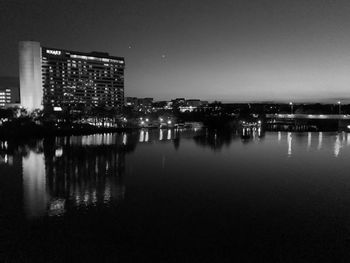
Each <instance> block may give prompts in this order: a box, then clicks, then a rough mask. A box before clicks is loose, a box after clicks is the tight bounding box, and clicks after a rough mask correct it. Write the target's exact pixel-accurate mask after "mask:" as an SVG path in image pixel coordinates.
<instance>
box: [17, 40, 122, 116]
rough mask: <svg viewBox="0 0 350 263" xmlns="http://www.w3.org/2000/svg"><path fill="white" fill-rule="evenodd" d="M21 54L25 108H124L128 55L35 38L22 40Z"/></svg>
mask: <svg viewBox="0 0 350 263" xmlns="http://www.w3.org/2000/svg"><path fill="white" fill-rule="evenodd" d="M19 53H20V56H19V58H20V61H19V62H20V87H21V104H22V106H23V107H25V108H28V109H29V110H33V109H36V108H44V109H46V110H53V111H62V110H78V111H83V110H86V109H89V108H94V107H103V108H107V109H116V110H120V109H121V108H122V107H123V105H124V70H125V60H124V58H122V57H115V56H110V55H109V54H108V53H102V52H90V53H83V52H76V51H68V50H62V49H56V48H47V47H42V46H41V45H40V43H38V42H31V41H24V42H20V45H19Z"/></svg>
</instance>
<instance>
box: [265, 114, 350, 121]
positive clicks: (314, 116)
mask: <svg viewBox="0 0 350 263" xmlns="http://www.w3.org/2000/svg"><path fill="white" fill-rule="evenodd" d="M266 118H267V119H283V120H298V119H299V120H350V115H349V114H278V113H276V114H266Z"/></svg>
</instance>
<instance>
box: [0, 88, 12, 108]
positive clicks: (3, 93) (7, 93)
mask: <svg viewBox="0 0 350 263" xmlns="http://www.w3.org/2000/svg"><path fill="white" fill-rule="evenodd" d="M10 103H11V90H10V89H0V107H5V106H6V105H8V104H10Z"/></svg>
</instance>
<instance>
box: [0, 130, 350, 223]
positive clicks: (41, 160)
mask: <svg viewBox="0 0 350 263" xmlns="http://www.w3.org/2000/svg"><path fill="white" fill-rule="evenodd" d="M349 136H350V135H349V134H346V133H324V132H318V133H317V132H308V133H304V134H301V133H292V132H287V133H285V132H277V136H276V133H274V132H271V133H265V132H264V131H262V130H261V129H260V128H252V129H249V128H244V129H242V130H241V131H232V132H225V133H222V132H220V131H208V130H198V129H197V130H196V131H193V130H172V129H161V130H146V129H142V130H140V131H138V132H133V133H122V134H96V135H87V136H71V137H57V138H54V139H44V140H38V141H36V142H35V144H34V145H30V146H28V145H21V146H18V145H16V144H15V143H13V142H12V143H9V142H0V146H1V154H0V157H1V158H0V161H1V162H0V165H7V166H22V167H23V169H22V171H23V172H22V177H23V196H24V198H23V200H24V210H25V213H26V215H27V216H28V217H30V218H32V217H40V216H44V215H51V216H58V215H63V214H64V213H66V212H67V211H69V210H71V209H88V208H89V207H90V206H98V205H104V206H106V205H107V206H108V205H114V204H118V203H120V202H122V201H123V199H124V198H125V192H126V189H127V186H126V185H125V184H124V176H125V173H126V158H127V155H130V156H133V155H135V154H137V153H134V151H135V150H136V149H137V146H139V147H142V145H143V144H147V143H150V142H153V143H157V142H167V143H169V144H170V143H171V144H173V145H174V149H175V150H176V151H177V150H178V149H181V145H182V144H183V146H184V147H185V148H186V147H192V148H191V149H193V150H195V151H196V152H198V150H199V149H200V148H199V147H205V148H210V149H211V150H212V151H213V152H218V151H222V150H223V149H233V150H234V148H232V147H236V148H237V147H239V145H245V147H248V148H251V149H253V148H255V149H259V147H260V148H262V149H264V151H266V153H267V154H270V155H274V156H275V157H276V160H281V159H283V158H285V157H288V158H292V157H295V156H305V157H306V158H308V156H310V157H311V154H315V151H316V152H321V151H322V152H323V155H322V158H327V159H331V158H339V157H340V156H342V154H345V155H346V156H349V157H350V154H349V148H348V147H347V146H349V143H350V137H349ZM9 144H10V145H9ZM162 145H163V144H154V146H152V147H154V148H155V149H156V150H157V151H163V150H161V149H162ZM277 145H278V148H276V147H277ZM164 147H165V146H164ZM257 147H258V148H257ZM9 148H11V149H12V150H10V151H9ZM283 148H284V154H281V153H282V152H281V153H280V152H276V149H283ZM253 151H254V150H253ZM331 152H332V154H330V153H331ZM252 153H253V152H252ZM308 153H309V155H308ZM324 153H326V155H324ZM171 154H175V153H171ZM186 154H189V153H188V152H187V153H186ZM13 155H22V156H23V157H22V158H21V159H20V160H21V161H20V163H13ZM199 155H200V154H198V156H199ZM283 156H284V157H283ZM167 158H169V153H168V154H162V157H161V169H162V170H164V169H166V167H167V165H166V163H167V162H168V161H167V162H166V159H167ZM192 158H200V157H192ZM242 158H243V157H242ZM251 158H255V159H252V162H253V163H256V164H258V163H259V160H258V159H256V158H257V157H256V156H254V155H252V156H251ZM129 165H131V166H133V164H130V163H129ZM181 165H183V166H184V167H186V165H187V164H186V163H181ZM213 165H215V164H213ZM129 168H130V169H129V170H130V171H131V170H132V167H129ZM156 172H157V171H155V173H156ZM240 172H242V171H240ZM0 173H1V166H0Z"/></svg>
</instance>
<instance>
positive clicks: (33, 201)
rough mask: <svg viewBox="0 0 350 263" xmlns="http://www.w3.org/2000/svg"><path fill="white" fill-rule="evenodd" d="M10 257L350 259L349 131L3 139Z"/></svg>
mask: <svg viewBox="0 0 350 263" xmlns="http://www.w3.org/2000/svg"><path fill="white" fill-rule="evenodd" d="M0 149H1V151H0V238H1V239H0V242H1V243H0V253H1V254H0V255H1V258H0V261H1V262H3V261H5V262H234V260H237V261H236V262H348V260H349V259H350V172H349V171H350V134H347V133H321V132H320V133H284V132H268V133H263V132H261V131H260V130H255V131H250V132H249V131H247V130H246V131H244V132H242V131H240V132H239V133H236V132H225V133H223V132H219V131H217V132H215V131H205V130H203V131H201V130H198V131H193V130H192V131H191V130H185V131H181V132H180V131H178V132H175V131H172V130H163V131H159V130H154V131H149V132H148V131H141V132H135V133H130V134H107V135H91V136H74V137H61V138H51V139H44V140H33V141H24V142H18V141H17V142H13V141H3V142H0Z"/></svg>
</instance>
